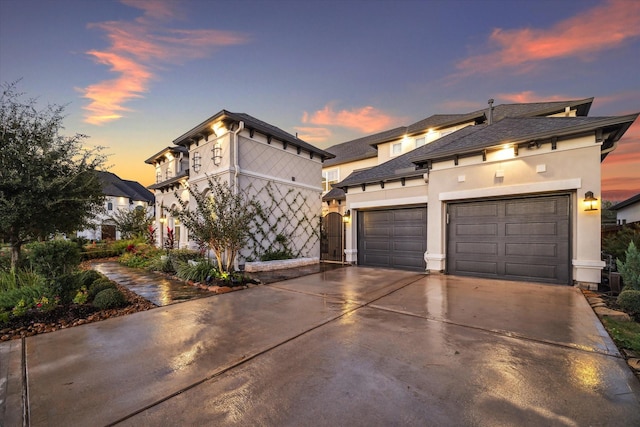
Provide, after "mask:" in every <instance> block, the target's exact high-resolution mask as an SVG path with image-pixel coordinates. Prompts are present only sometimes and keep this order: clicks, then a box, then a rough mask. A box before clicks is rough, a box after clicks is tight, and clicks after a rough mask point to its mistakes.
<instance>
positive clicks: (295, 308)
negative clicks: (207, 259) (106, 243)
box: [0, 267, 640, 426]
mask: <svg viewBox="0 0 640 427" xmlns="http://www.w3.org/2000/svg"><path fill="white" fill-rule="evenodd" d="M25 343H26V353H25V360H26V365H27V378H28V380H27V383H28V415H29V417H30V422H31V425H33V426H99V425H127V426H165V425H166V426H176V425H202V426H209V425H210V426H219V425H265V426H281V425H289V426H302V425H317V426H323V425H326V426H329V425H331V426H335V425H349V426H351V425H367V426H372V425H385V426H387V425H420V426H424V425H427V426H449V425H451V426H462V425H465V426H496V425H519V426H541V425H545V426H551V425H558V426H583V425H590V426H597V425H602V426H611V425H619V426H622V425H629V426H631V425H640V382H638V380H637V379H636V378H635V377H634V376H633V375H632V373H631V372H630V370H629V368H628V367H627V365H626V364H625V362H624V360H623V359H622V358H621V357H620V355H619V354H618V352H617V350H616V349H615V346H614V344H613V343H612V342H611V340H610V339H609V337H608V336H607V334H606V332H605V331H604V329H603V328H602V326H601V324H600V322H599V321H598V319H597V317H596V316H595V315H594V314H593V312H592V310H591V308H590V307H589V305H588V304H587V302H586V301H585V299H584V298H583V296H582V294H581V293H580V292H579V291H578V290H576V289H574V288H570V287H559V286H547V285H538V284H531V283H513V282H501V281H490V280H481V279H471V278H460V277H451V276H439V275H431V276H425V275H419V274H415V273H410V272H402V271H395V270H382V269H371V268H363V267H349V268H343V269H338V270H333V271H328V272H324V273H319V274H315V275H311V276H305V277H300V278H297V279H292V280H288V281H284V282H278V283H274V284H272V285H268V286H259V287H256V288H251V289H247V290H243V291H241V292H233V293H229V294H224V295H219V296H215V297H211V298H203V299H198V300H193V301H189V302H185V303H182V304H176V305H171V306H167V307H161V308H157V309H154V310H151V311H147V312H141V313H137V314H133V315H130V316H126V317H122V318H116V319H111V320H107V321H104V322H99V323H94V324H89V325H84V326H80V327H76V328H72V329H69V330H65V331H59V332H55V333H50V334H45V335H40V336H35V337H31V338H28V339H26V342H25ZM21 350H22V349H21V343H20V341H12V342H7V343H3V344H1V345H0V362H1V364H0V374H1V375H0V380H3V379H5V378H6V379H7V380H5V381H3V383H2V384H0V391H2V393H0V397H1V398H2V407H1V409H0V419H2V420H3V422H2V423H0V424H2V425H5V426H12V425H21V422H22V418H21V417H22V411H23V409H22V405H21V404H20V393H21V390H22V389H21V384H20V378H21V376H20V375H19V374H20V360H21V357H22V356H21Z"/></svg>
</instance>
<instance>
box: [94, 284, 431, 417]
mask: <svg viewBox="0 0 640 427" xmlns="http://www.w3.org/2000/svg"><path fill="white" fill-rule="evenodd" d="M420 279H421V277H412V278H410V279H404V280H400V281H397V282H394V283H393V284H392V285H390V287H393V289H391V290H389V291H388V292H386V293H385V294H384V295H381V296H379V297H376V298H374V299H373V300H371V301H368V302H366V303H355V306H354V307H352V308H347V309H346V310H344V311H342V312H341V313H339V314H338V315H336V316H333V317H331V318H329V319H327V320H325V321H323V322H321V323H319V324H317V325H315V326H312V327H310V328H308V329H306V330H304V331H302V332H300V333H298V334H296V335H294V336H292V337H289V338H287V339H285V340H283V341H281V342H279V343H276V344H274V345H272V346H270V347H267V348H265V349H263V350H260V351H258V352H256V353H254V354H252V355H248V356H245V357H243V358H242V359H241V360H238V361H237V362H235V363H232V364H230V365H229V366H227V367H224V368H222V369H219V370H217V371H215V372H213V373H212V374H210V375H207V376H206V377H204V378H202V379H201V380H198V381H196V382H194V383H192V384H190V385H188V386H186V387H183V388H181V389H180V390H177V391H175V392H173V393H171V394H170V395H168V396H165V397H163V398H162V399H158V400H157V401H155V402H153V403H150V404H149V405H146V406H145V407H143V408H140V409H138V410H136V411H134V412H131V413H130V414H127V415H125V416H123V417H121V418H120V419H118V420H116V421H113V422H111V423H109V424H107V427H109V426H115V425H117V424H120V423H122V422H124V421H126V420H128V419H130V418H133V417H134V416H136V415H138V414H141V413H143V412H145V411H147V410H149V409H151V408H153V407H154V406H157V405H160V404H161V403H163V402H166V401H168V400H170V399H172V398H174V397H176V396H179V395H180V394H182V393H184V392H186V391H189V390H191V389H194V388H196V387H198V386H200V385H202V384H204V383H206V382H208V381H211V380H213V379H215V378H217V377H219V376H221V375H223V374H225V373H227V372H229V371H231V370H232V369H235V368H237V367H239V366H242V365H244V364H245V363H247V362H249V361H251V360H253V359H256V358H257V357H259V356H262V355H264V354H266V353H269V352H270V351H272V350H275V349H277V348H278V347H282V346H283V345H285V344H287V343H290V342H292V341H294V340H296V339H298V338H300V337H302V336H304V335H306V334H308V333H310V332H313V331H315V330H316V329H319V328H321V327H323V326H325V325H327V324H329V323H332V322H335V321H336V320H339V319H341V318H342V317H344V316H347V315H349V314H351V313H353V312H354V311H356V310H359V309H361V308H363V307H366V306H368V305H369V304H371V303H373V302H375V301H378V300H379V299H381V298H384V297H386V296H388V295H390V294H392V293H394V292H396V291H398V290H400V289H402V288H404V287H406V286H409V285H410V284H412V283H415V282H416V281H418V280H420ZM405 281H406V283H405ZM401 282H402V283H401ZM399 283H401V284H400V285H399V286H398V284H399ZM268 286H269V287H270V288H272V289H274V290H278V291H281V290H284V291H288V292H296V293H303V294H307V295H313V296H316V297H323V298H326V297H327V295H322V294H314V293H308V292H300V291H297V290H291V289H286V288H282V287H277V286H271V285H268ZM343 302H345V303H349V302H350V301H346V300H344V301H343Z"/></svg>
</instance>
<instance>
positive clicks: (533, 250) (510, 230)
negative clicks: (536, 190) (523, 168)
mask: <svg viewBox="0 0 640 427" xmlns="http://www.w3.org/2000/svg"><path fill="white" fill-rule="evenodd" d="M569 206H570V204H569V195H557V196H539V197H528V198H518V199H505V200H487V201H475V202H466V203H451V204H449V206H448V214H449V215H448V222H449V225H448V238H447V241H448V245H447V271H448V273H450V274H458V275H468V276H478V277H495V278H502V279H508V280H528V281H536V282H546V283H560V284H569V279H570V264H569V262H570V253H569V252H570V250H569V248H570V245H569V243H570V231H569V230H570V224H569Z"/></svg>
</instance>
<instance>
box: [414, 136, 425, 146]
mask: <svg viewBox="0 0 640 427" xmlns="http://www.w3.org/2000/svg"><path fill="white" fill-rule="evenodd" d="M426 143H427V141H426V139H425V137H424V136H423V137H420V138H416V148H418V147H422V146H423V145H425V144H426Z"/></svg>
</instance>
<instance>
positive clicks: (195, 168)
mask: <svg viewBox="0 0 640 427" xmlns="http://www.w3.org/2000/svg"><path fill="white" fill-rule="evenodd" d="M193 171H194V172H199V171H200V153H198V152H197V151H196V152H195V153H193Z"/></svg>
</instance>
